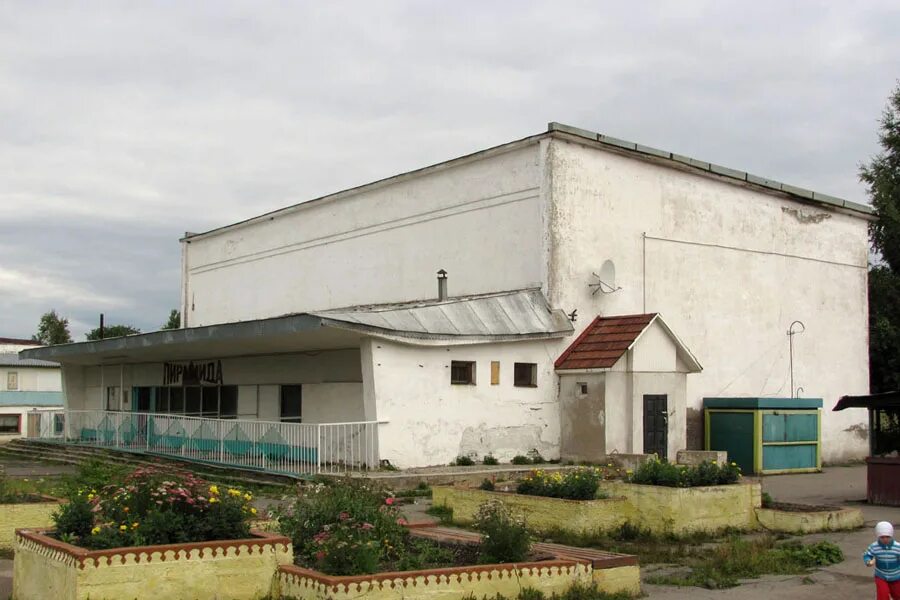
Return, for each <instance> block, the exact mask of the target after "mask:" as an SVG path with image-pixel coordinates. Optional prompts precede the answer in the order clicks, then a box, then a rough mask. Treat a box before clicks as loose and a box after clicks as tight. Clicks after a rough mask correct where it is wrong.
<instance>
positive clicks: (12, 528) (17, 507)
mask: <svg viewBox="0 0 900 600" xmlns="http://www.w3.org/2000/svg"><path fill="white" fill-rule="evenodd" d="M44 500H45V501H44V502H25V503H19V504H0V548H12V547H13V546H14V545H15V542H16V529H18V528H20V527H39V528H44V527H52V526H53V519H51V518H50V515H52V514H53V512H54V511H55V510H56V509H57V508H59V505H60V504H62V503H64V502H65V500H59V499H57V498H51V497H49V496H44Z"/></svg>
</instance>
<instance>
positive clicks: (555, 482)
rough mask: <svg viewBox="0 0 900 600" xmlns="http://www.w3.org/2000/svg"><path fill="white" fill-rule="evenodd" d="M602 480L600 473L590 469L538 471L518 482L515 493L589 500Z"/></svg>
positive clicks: (593, 496) (594, 494) (597, 470)
mask: <svg viewBox="0 0 900 600" xmlns="http://www.w3.org/2000/svg"><path fill="white" fill-rule="evenodd" d="M602 478H603V474H602V472H601V471H600V470H599V469H592V468H582V469H574V470H570V471H553V472H549V473H548V472H546V471H542V470H538V471H532V472H531V473H529V474H528V475H527V476H525V477H524V478H522V479H521V480H519V485H518V487H517V488H516V491H517V492H518V493H519V494H526V495H529V496H548V497H550V498H567V499H569V500H591V499H593V498H595V497H596V494H597V488H598V487H599V485H600V480H601V479H602Z"/></svg>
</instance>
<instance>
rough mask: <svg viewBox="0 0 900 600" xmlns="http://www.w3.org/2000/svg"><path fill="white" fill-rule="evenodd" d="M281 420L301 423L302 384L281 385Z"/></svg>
mask: <svg viewBox="0 0 900 600" xmlns="http://www.w3.org/2000/svg"><path fill="white" fill-rule="evenodd" d="M281 420H282V421H284V422H286V423H301V422H302V421H303V387H302V386H299V385H283V386H281Z"/></svg>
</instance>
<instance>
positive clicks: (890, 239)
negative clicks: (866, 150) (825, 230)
mask: <svg viewBox="0 0 900 600" xmlns="http://www.w3.org/2000/svg"><path fill="white" fill-rule="evenodd" d="M880 125H881V127H880V131H879V133H878V141H879V143H880V145H881V152H879V153H878V154H877V155H876V156H875V157H874V158H873V159H872V162H870V163H869V164H868V165H863V166H862V167H861V168H860V171H859V178H860V179H861V180H862V181H863V182H864V183H865V184H866V186H867V187H868V192H869V198H870V199H871V201H872V207H873V208H874V209H875V213H876V214H877V215H878V221H876V222H874V223H871V224H870V225H869V238H870V240H871V242H872V249H873V250H874V251H875V253H876V254H877V256H878V260H877V261H876V264H873V265H872V266H871V268H870V269H869V385H870V388H871V391H872V392H873V393H874V392H886V391H891V390H900V84H898V86H897V88H896V89H895V90H894V91H893V92H892V93H891V96H890V98H889V100H888V106H887V108H886V109H885V111H884V113H883V114H882V116H881V122H880Z"/></svg>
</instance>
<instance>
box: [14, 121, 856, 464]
mask: <svg viewBox="0 0 900 600" xmlns="http://www.w3.org/2000/svg"><path fill="white" fill-rule="evenodd" d="M871 219H872V216H871V210H870V209H869V208H868V207H867V206H863V205H859V204H855V203H852V202H849V201H845V200H841V199H838V198H834V197H831V196H827V195H824V194H820V193H818V192H811V191H808V190H805V189H801V188H797V187H793V186H790V185H787V184H782V183H779V182H776V181H772V180H768V179H765V178H762V177H757V176H755V175H750V174H747V173H744V172H741V171H737V170H734V169H729V168H726V167H720V166H718V165H715V164H710V163H706V162H702V161H698V160H695V159H692V158H688V157H685V156H680V155H677V154H672V153H669V152H665V151H660V150H657V149H654V148H649V147H645V146H641V145H639V144H634V143H631V142H625V141H623V140H618V139H615V138H610V137H607V136H603V135H599V134H595V133H592V132H588V131H584V130H581V129H575V128H571V127H568V126H564V125H559V124H555V123H551V124H550V126H549V128H548V130H547V131H546V132H544V133H541V134H538V135H534V136H530V137H527V138H524V139H522V140H518V141H515V142H511V143H508V144H504V145H502V146H498V147H495V148H490V149H488V150H484V151H481V152H477V153H475V154H471V155H468V156H464V157H461V158H457V159H454V160H450V161H447V162H444V163H440V164H437V165H434V166H431V167H427V168H424V169H420V170H418V171H413V172H410V173H405V174H402V175H398V176H395V177H391V178H389V179H385V180H382V181H377V182H374V183H371V184H368V185H364V186H361V187H358V188H354V189H350V190H346V191H343V192H339V193H336V194H333V195H330V196H326V197H323V198H318V199H316V200H312V201H308V202H304V203H301V204H297V205H294V206H290V207H288V208H285V209H282V210H278V211H275V212H272V213H268V214H265V215H261V216H259V217H255V218H253V219H249V220H246V221H243V222H240V223H235V224H232V225H228V226H225V227H222V228H219V229H215V230H212V231H208V232H206V233H201V234H186V236H185V237H184V239H182V240H181V243H182V300H181V304H182V306H181V308H182V315H183V317H182V320H183V324H184V328H182V329H180V330H175V331H163V332H154V333H148V334H141V335H135V336H128V337H125V338H116V339H110V340H103V341H99V342H83V343H78V344H69V345H64V346H54V347H49V348H42V349H38V350H29V351H26V352H25V353H24V354H25V355H26V356H29V357H33V358H43V359H51V360H54V361H59V362H61V363H62V364H63V373H64V380H65V384H64V388H65V393H66V406H67V407H68V408H69V409H80V410H93V411H97V410H101V409H109V410H120V409H122V410H129V411H140V412H148V411H149V412H156V413H165V414H171V413H173V412H174V413H177V414H187V415H196V416H199V417H204V416H205V417H217V416H218V417H223V418H236V419H238V421H241V420H248V421H254V420H261V421H281V422H287V423H302V424H310V423H315V424H322V423H335V422H351V421H352V422H366V423H369V425H365V428H366V429H365V434H364V435H365V436H367V437H366V439H367V440H369V442H371V444H372V445H373V446H374V447H375V449H376V452H377V458H378V459H380V460H382V461H384V460H386V461H390V462H391V463H392V464H394V465H398V466H414V465H427V464H440V463H446V462H448V461H450V460H452V459H453V458H454V457H456V456H457V455H460V454H477V455H483V454H485V453H493V454H494V455H495V456H497V457H499V458H509V457H511V456H513V455H515V454H520V453H525V452H528V451H532V450H536V451H538V452H540V453H541V454H542V455H543V456H545V457H548V458H553V457H557V456H560V455H561V454H562V455H563V457H571V458H594V459H596V458H599V457H600V456H602V455H603V454H606V453H612V452H619V453H641V452H644V451H650V450H655V451H657V452H659V453H660V454H667V455H668V456H669V457H673V458H674V453H675V451H677V450H678V449H681V448H685V447H688V448H699V447H700V446H701V444H702V437H703V436H702V427H703V425H702V418H701V412H700V409H701V406H702V400H703V398H704V397H708V396H791V395H792V394H793V393H795V392H798V391H799V392H800V393H801V394H802V395H804V396H807V397H821V398H823V399H824V400H825V404H826V406H827V405H828V404H829V403H830V402H834V401H836V400H837V398H839V397H840V396H842V395H845V394H864V393H866V392H867V390H868V351H867V298H866V276H867V251H868V238H867V225H868V223H869V221H870V220H871ZM439 269H445V270H446V272H448V273H449V277H448V278H446V279H442V280H441V281H442V282H443V283H442V284H441V285H444V286H447V287H449V297H448V298H446V299H436V296H437V294H436V290H435V280H434V275H435V273H436V272H437V271H438V270H439ZM573 314H574V315H575V316H576V318H575V320H574V322H572V321H570V318H569V317H568V316H567V315H573ZM595 317H602V318H612V317H615V318H619V319H622V321H621V323H619V324H617V323H616V322H606V321H600V322H597V321H595ZM794 321H801V322H802V324H803V325H804V326H805V331H804V332H803V333H801V334H798V335H795V336H794V337H793V374H792V375H791V373H790V372H789V362H790V361H789V356H788V336H787V335H786V333H787V331H788V328H789V327H790V325H791V323H792V322H794ZM590 325H595V326H597V327H599V328H600V329H599V330H598V331H596V332H594V333H592V334H590V335H587V333H586V329H585V328H587V327H588V326H590ZM617 327H622V328H624V329H622V330H621V331H620V330H618V329H616V328H617ZM797 327H798V328H799V326H797ZM585 340H588V341H585ZM573 343H574V344H573ZM585 344H587V345H585ZM573 345H574V346H576V347H574V348H571V349H570V346H573ZM573 354H574V355H577V356H580V358H579V360H578V361H574V360H573V361H570V362H568V363H566V361H565V360H564V359H563V358H564V355H565V356H571V355H573ZM701 365H702V371H701ZM791 381H793V388H794V389H791V387H792V386H791V383H790V382H791ZM797 388H802V390H798V389H797ZM122 390H124V392H125V393H122ZM645 413H646V414H645ZM651 413H653V414H658V415H663V416H662V418H658V419H649V420H647V419H648V418H649V415H650V414H651ZM663 413H664V414H663ZM117 422H118V421H117ZM166 423H169V421H166ZM179 423H181V424H179V425H177V426H176V425H172V427H174V428H175V429H173V431H175V430H177V431H175V433H176V434H177V435H186V434H185V433H184V429H185V427H187V428H188V429H190V427H195V425H190V427H188V426H187V425H185V424H184V423H183V422H179ZM191 423H193V421H192V422H191ZM645 423H650V424H651V425H648V428H650V427H652V428H656V430H654V431H649V430H647V431H645V426H644V424H645ZM196 426H199V425H196ZM120 427H123V425H120ZM217 427H218V425H217ZM360 427H362V426H360ZM132 429H134V427H133V426H132ZM139 429H140V428H139ZM322 430H323V429H322V427H319V432H320V433H317V434H315V435H317V436H322V435H325V434H323V433H321V431H322ZM91 431H93V428H92V429H91ZM135 431H138V430H137V429H135ZM141 431H143V430H142V429H141ZM249 431H250V430H249V429H248V428H236V426H232V429H230V430H229V432H228V433H227V435H232V434H233V437H234V439H235V440H237V441H240V440H242V439H244V438H245V437H249V438H253V437H254V436H259V435H262V436H265V435H271V436H272V437H273V439H278V440H282V439H283V438H286V437H287V436H288V433H286V431H287V430H285V429H283V428H282V429H278V430H275V429H270V430H267V431H268V433H265V432H263V430H262V429H258V430H254V431H257V433H254V434H253V435H251V434H250V433H249ZM329 431H330V430H329ZM259 432H263V433H259ZM866 434H867V424H866V415H865V413H864V412H862V411H845V412H841V413H832V412H830V411H828V412H825V413H824V414H823V439H824V444H823V452H824V459H825V460H826V461H832V462H837V461H843V460H847V459H853V458H858V457H861V456H864V455H865V452H866V439H867V436H866ZM91 435H95V434H94V433H92V434H91ZM97 435H99V434H97ZM135 435H138V436H139V435H142V434H139V433H138V434H135V433H134V432H132V433H130V434H129V439H131V438H132V437H134V436H135ZM220 435H226V433H221V432H220ZM291 435H293V434H291ZM298 435H299V434H298ZM303 435H307V434H303ZM359 435H363V434H359ZM170 437H171V436H170ZM176 437H177V436H176ZM117 439H118V438H117ZM172 439H174V438H172ZM316 439H317V440H320V437H317V438H316ZM291 443H293V442H289V445H290V444H291ZM310 444H312V442H303V444H302V445H304V446H306V445H310ZM315 444H319V442H315ZM240 448H244V446H240ZM234 449H235V452H237V451H238V450H239V447H238V446H237V445H235V446H234ZM319 451H320V452H321V448H320V450H319ZM219 452H220V454H222V455H223V456H224V454H225V453H227V452H228V449H227V447H226V445H225V444H224V442H223V443H222V444H220V449H219ZM320 460H321V455H320ZM370 460H371V458H370Z"/></svg>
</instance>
